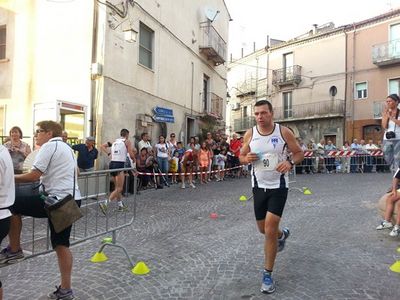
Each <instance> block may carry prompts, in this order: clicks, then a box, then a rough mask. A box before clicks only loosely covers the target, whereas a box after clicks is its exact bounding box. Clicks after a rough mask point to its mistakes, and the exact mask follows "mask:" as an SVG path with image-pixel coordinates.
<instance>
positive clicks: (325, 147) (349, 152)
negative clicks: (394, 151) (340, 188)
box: [296, 138, 390, 174]
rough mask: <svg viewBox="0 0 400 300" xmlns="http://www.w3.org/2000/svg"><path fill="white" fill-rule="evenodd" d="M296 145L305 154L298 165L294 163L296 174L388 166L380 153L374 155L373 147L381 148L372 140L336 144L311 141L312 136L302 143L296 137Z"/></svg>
mask: <svg viewBox="0 0 400 300" xmlns="http://www.w3.org/2000/svg"><path fill="white" fill-rule="evenodd" d="M297 140H298V142H299V144H300V147H301V148H302V149H303V151H304V152H307V154H308V155H305V157H304V160H303V162H302V163H301V164H299V165H297V166H296V173H297V174H314V173H327V174H331V173H371V172H373V170H375V171H376V172H389V170H390V169H389V165H388V164H387V163H386V161H385V159H384V158H383V156H382V155H381V154H380V155H374V154H375V150H379V149H382V143H381V142H378V143H377V144H375V143H374V142H373V140H371V139H370V140H368V143H366V142H365V140H363V139H362V140H360V141H358V139H353V142H352V143H351V144H350V143H349V142H348V141H345V142H344V143H343V146H341V147H340V146H336V145H335V144H334V143H333V142H332V140H330V139H327V140H326V141H325V139H321V140H320V141H319V143H317V144H316V143H315V141H314V139H310V141H309V142H308V143H307V144H305V143H304V142H303V140H302V139H301V138H297Z"/></svg>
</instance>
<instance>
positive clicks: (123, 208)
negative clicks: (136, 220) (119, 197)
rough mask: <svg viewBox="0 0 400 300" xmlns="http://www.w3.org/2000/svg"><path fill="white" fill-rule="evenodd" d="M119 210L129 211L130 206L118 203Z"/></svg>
mask: <svg viewBox="0 0 400 300" xmlns="http://www.w3.org/2000/svg"><path fill="white" fill-rule="evenodd" d="M117 211H118V212H127V211H129V209H128V207H127V206H125V205H122V206H120V205H118V209H117Z"/></svg>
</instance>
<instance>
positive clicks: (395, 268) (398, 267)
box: [389, 260, 400, 273]
mask: <svg viewBox="0 0 400 300" xmlns="http://www.w3.org/2000/svg"><path fill="white" fill-rule="evenodd" d="M389 269H390V270H391V271H393V272H396V273H400V260H398V261H396V262H395V263H394V264H393V265H391V266H390V267H389Z"/></svg>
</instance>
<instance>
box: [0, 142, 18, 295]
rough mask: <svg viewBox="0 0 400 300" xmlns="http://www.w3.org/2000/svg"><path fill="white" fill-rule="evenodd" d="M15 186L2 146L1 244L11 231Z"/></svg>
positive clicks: (6, 153)
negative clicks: (11, 210)
mask: <svg viewBox="0 0 400 300" xmlns="http://www.w3.org/2000/svg"><path fill="white" fill-rule="evenodd" d="M14 199H15V185H14V167H13V163H12V160H11V156H10V153H9V152H8V149H7V148H6V147H4V146H3V145H0V244H1V242H2V241H3V239H4V238H5V237H6V236H7V234H8V231H9V229H10V217H11V212H10V210H9V209H8V208H9V207H10V206H12V205H13V204H14ZM0 299H3V288H2V284H1V280H0Z"/></svg>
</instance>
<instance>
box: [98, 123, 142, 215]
mask: <svg viewBox="0 0 400 300" xmlns="http://www.w3.org/2000/svg"><path fill="white" fill-rule="evenodd" d="M110 155H111V162H110V166H109V167H110V170H115V169H123V168H126V167H130V166H127V164H126V163H127V161H129V162H130V160H129V157H130V159H132V160H135V159H136V158H135V155H136V149H135V148H134V147H132V144H131V142H130V141H129V130H128V129H125V128H124V129H121V131H120V138H118V139H116V140H115V142H114V143H113V144H112V145H111V154H110ZM128 156H129V157H128ZM129 164H130V163H129ZM110 175H111V176H113V177H114V186H115V188H114V191H112V193H111V194H110V197H109V199H106V200H105V201H104V202H102V203H99V206H100V209H101V211H102V213H103V214H104V215H106V214H107V210H108V204H109V203H110V202H111V201H117V203H118V211H121V212H123V211H127V207H126V206H125V205H124V203H123V202H122V192H123V189H124V182H125V174H124V172H121V171H115V172H111V173H110Z"/></svg>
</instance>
